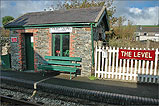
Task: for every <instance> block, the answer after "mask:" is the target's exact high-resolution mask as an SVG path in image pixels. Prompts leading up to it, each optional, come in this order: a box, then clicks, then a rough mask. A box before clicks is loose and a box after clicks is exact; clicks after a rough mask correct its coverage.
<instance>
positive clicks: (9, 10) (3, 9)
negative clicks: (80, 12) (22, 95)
mask: <svg viewBox="0 0 159 106" xmlns="http://www.w3.org/2000/svg"><path fill="white" fill-rule="evenodd" d="M58 1H61V2H63V1H62V0H0V13H1V14H0V15H1V20H0V26H2V17H4V16H13V17H14V18H18V17H19V16H21V15H23V14H25V13H28V12H39V11H44V9H46V10H48V9H49V7H50V6H51V5H52V4H54V5H57V4H58V3H59V2H58ZM113 6H115V7H116V13H115V14H114V16H116V17H119V16H124V17H125V18H126V19H127V20H130V21H131V22H132V23H133V24H134V25H157V24H159V0H114V2H113ZM124 24H127V21H126V22H125V23H124Z"/></svg>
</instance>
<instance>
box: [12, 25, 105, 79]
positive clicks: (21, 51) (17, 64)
mask: <svg viewBox="0 0 159 106" xmlns="http://www.w3.org/2000/svg"><path fill="white" fill-rule="evenodd" d="M98 28H99V27H97V28H93V32H94V47H95V45H96V41H97V40H98V33H99V32H98ZM102 29H103V28H102ZM25 33H33V38H34V70H35V71H39V70H37V65H38V64H42V63H43V62H44V61H45V60H44V56H52V34H51V33H50V32H49V28H38V29H36V28H33V29H25V30H24V29H14V30H13V29H12V30H11V34H10V37H17V38H18V41H17V42H13V43H11V66H12V69H14V70H25V69H26V57H25V39H24V38H25V37H24V34H25ZM103 36H104V35H103ZM70 57H81V58H82V62H81V63H80V64H81V76H90V75H91V69H92V44H91V28H90V27H87V28H73V30H72V32H71V33H70Z"/></svg>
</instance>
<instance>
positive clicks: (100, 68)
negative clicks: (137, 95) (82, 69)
mask: <svg viewBox="0 0 159 106" xmlns="http://www.w3.org/2000/svg"><path fill="white" fill-rule="evenodd" d="M121 49H123V48H121ZM124 49H129V50H130V48H124ZM131 50H142V49H138V48H135V49H134V48H132V49H131ZM143 50H146V49H143ZM148 50H150V49H148ZM152 50H154V49H152ZM155 51H156V52H155V61H147V60H133V59H118V56H119V48H115V47H113V48H112V47H104V46H103V47H96V49H95V76H96V77H98V78H106V79H116V80H126V81H135V82H137V81H139V82H149V83H157V82H159V56H158V55H159V51H158V49H156V50H155Z"/></svg>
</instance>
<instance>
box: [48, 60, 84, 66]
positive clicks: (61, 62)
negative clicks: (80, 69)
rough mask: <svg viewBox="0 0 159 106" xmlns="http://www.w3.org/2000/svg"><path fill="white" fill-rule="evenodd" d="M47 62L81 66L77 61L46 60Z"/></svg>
mask: <svg viewBox="0 0 159 106" xmlns="http://www.w3.org/2000/svg"><path fill="white" fill-rule="evenodd" d="M46 63H47V64H56V65H66V66H81V65H80V64H77V63H71V62H70V61H47V62H46Z"/></svg>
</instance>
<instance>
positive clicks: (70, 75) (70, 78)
mask: <svg viewBox="0 0 159 106" xmlns="http://www.w3.org/2000/svg"><path fill="white" fill-rule="evenodd" d="M71 79H72V78H71V72H70V80H71Z"/></svg>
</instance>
